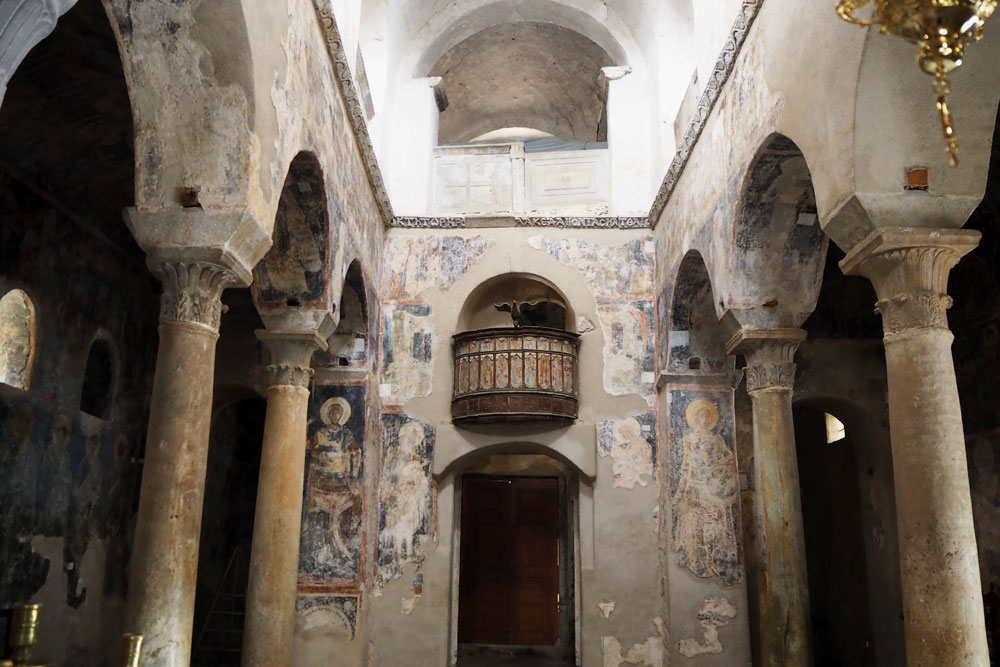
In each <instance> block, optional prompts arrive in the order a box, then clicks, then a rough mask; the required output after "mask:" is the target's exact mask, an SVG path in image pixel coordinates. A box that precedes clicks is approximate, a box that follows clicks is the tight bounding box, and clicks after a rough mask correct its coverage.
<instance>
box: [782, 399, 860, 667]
mask: <svg viewBox="0 0 1000 667" xmlns="http://www.w3.org/2000/svg"><path fill="white" fill-rule="evenodd" d="M825 410H830V411H831V412H825V411H824V408H820V407H815V406H813V405H802V404H801V403H800V404H798V405H796V406H795V408H794V411H793V412H794V419H795V444H796V454H797V456H798V463H799V482H800V484H799V487H800V489H801V495H802V523H803V527H804V530H805V543H806V563H807V570H808V575H809V611H810V620H811V622H812V629H811V637H810V639H811V644H812V653H813V660H814V665H815V667H841V666H843V667H847V666H849V665H850V666H851V667H867V666H873V665H875V664H877V663H876V655H875V646H874V644H875V636H874V632H873V630H872V624H871V613H870V610H869V604H868V587H867V584H868V578H867V577H866V576H865V573H866V571H867V569H868V567H867V558H866V554H865V539H864V538H865V535H864V528H865V521H864V517H863V511H862V503H863V496H862V493H861V485H860V481H859V475H863V474H871V473H866V471H862V470H859V469H858V456H857V454H856V448H857V443H856V442H855V437H854V435H855V434H854V429H847V428H844V423H843V422H842V421H841V420H840V418H838V417H837V415H835V414H833V412H834V408H832V407H826V408H825ZM838 414H840V417H843V418H844V419H846V417H844V415H843V414H841V413H839V412H838Z"/></svg>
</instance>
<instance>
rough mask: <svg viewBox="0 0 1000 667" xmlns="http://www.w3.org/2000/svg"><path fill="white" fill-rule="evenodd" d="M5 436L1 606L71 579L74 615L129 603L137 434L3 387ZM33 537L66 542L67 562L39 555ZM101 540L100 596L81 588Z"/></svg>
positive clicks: (0, 429) (0, 480)
mask: <svg viewBox="0 0 1000 667" xmlns="http://www.w3.org/2000/svg"><path fill="white" fill-rule="evenodd" d="M0 437H2V442H3V443H4V447H3V448H2V449H0V506H2V507H3V508H4V510H3V512H2V513H0V550H2V552H0V553H2V558H0V600H4V601H6V602H4V604H8V605H9V604H13V603H16V602H27V601H28V600H29V599H30V598H31V596H32V595H33V594H34V593H35V592H37V591H38V590H39V589H40V588H41V587H42V585H43V584H44V583H45V581H46V579H47V578H48V577H50V576H62V577H65V580H66V583H65V586H66V604H67V605H69V606H70V607H72V608H79V607H80V606H81V605H82V604H83V603H84V602H85V601H86V600H88V599H89V598H90V597H92V596H100V595H102V594H103V595H105V596H112V597H124V595H125V570H126V561H127V553H128V549H127V547H126V545H125V544H124V540H125V538H126V532H127V531H126V527H127V524H128V521H129V517H130V516H131V513H132V510H133V507H132V505H133V501H134V496H135V494H136V493H137V491H138V475H137V473H136V471H135V469H134V468H133V467H132V466H131V465H130V456H131V455H132V448H133V447H134V442H135V435H134V434H130V433H129V432H128V431H126V430H124V429H122V427H121V426H118V425H114V424H110V423H107V422H99V421H98V420H96V419H93V418H90V417H88V416H81V415H80V413H75V414H74V413H66V412H63V411H61V410H60V409H59V408H58V407H56V406H53V405H51V404H50V403H47V402H36V401H34V400H33V399H31V398H29V397H27V396H26V395H24V394H23V392H19V391H17V390H14V389H10V388H3V390H2V391H0ZM29 529H30V531H31V532H30V533H28V534H26V533H25V531H26V530H29ZM31 535H45V536H48V537H62V538H63V559H62V562H59V563H52V562H50V561H49V560H47V559H45V558H43V557H42V556H40V555H39V554H37V553H35V552H34V551H33V550H32V548H31V543H30V539H28V538H30V536H31ZM95 540H102V541H104V551H105V558H106V561H105V564H104V565H105V573H104V580H103V582H102V583H101V585H100V586H99V587H98V588H97V590H94V589H93V586H84V585H81V584H80V581H79V571H80V568H79V565H80V563H81V562H82V561H83V559H84V556H85V554H86V553H87V551H88V549H89V548H90V546H91V542H93V541H95Z"/></svg>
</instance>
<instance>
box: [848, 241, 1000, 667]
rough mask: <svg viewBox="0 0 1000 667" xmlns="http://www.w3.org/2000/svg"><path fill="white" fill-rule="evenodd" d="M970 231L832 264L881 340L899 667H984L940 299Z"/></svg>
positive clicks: (965, 481) (957, 414)
mask: <svg viewBox="0 0 1000 667" xmlns="http://www.w3.org/2000/svg"><path fill="white" fill-rule="evenodd" d="M978 239H979V234H978V232H973V231H969V230H926V229H886V230H879V231H875V232H873V233H872V234H871V235H870V236H869V237H868V238H867V239H865V240H864V241H863V242H862V243H861V244H859V246H858V247H857V248H855V249H854V250H852V251H851V252H850V253H849V254H848V256H847V257H846V258H845V259H844V260H843V261H842V262H841V264H840V266H841V268H842V269H843V271H844V273H847V274H860V275H864V276H866V277H867V278H869V279H870V280H871V281H872V283H873V284H874V286H875V291H876V293H877V294H878V298H879V301H878V306H877V307H878V310H879V312H880V314H881V315H882V325H883V328H884V330H885V356H886V371H887V376H888V383H889V427H890V431H891V433H890V439H891V442H892V464H893V476H894V478H895V485H896V516H897V522H898V527H899V548H900V574H901V578H902V584H903V615H904V627H905V633H906V656H907V662H908V663H909V664H910V665H912V666H915V667H940V666H941V665H974V666H977V667H986V666H987V665H989V655H988V651H987V644H986V625H985V618H984V614H983V598H982V585H981V582H980V578H979V556H978V551H977V547H976V534H975V530H974V527H973V520H972V499H971V494H970V489H969V471H968V464H967V461H966V454H965V436H964V433H963V428H962V411H961V405H960V404H959V399H958V385H957V382H956V379H955V366H954V361H953V360H952V355H951V342H952V334H951V332H950V331H949V330H948V318H947V314H946V310H947V308H948V307H949V306H950V305H951V298H950V297H948V295H947V294H946V291H947V286H948V274H949V272H950V271H951V268H952V267H953V266H954V265H955V264H956V263H957V262H958V260H959V259H960V258H961V257H962V256H963V255H964V254H965V253H967V252H969V251H970V250H972V249H973V248H974V247H975V246H976V244H977V243H978Z"/></svg>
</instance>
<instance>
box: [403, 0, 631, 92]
mask: <svg viewBox="0 0 1000 667" xmlns="http://www.w3.org/2000/svg"><path fill="white" fill-rule="evenodd" d="M605 9H606V8H605ZM447 20H448V18H447V17H442V18H435V19H434V20H432V21H431V22H430V23H429V24H428V25H427V28H426V30H425V31H424V32H423V33H422V34H424V35H434V38H433V39H432V40H431V41H429V42H428V43H427V44H426V45H425V46H424V47H423V48H422V49H419V50H418V51H417V55H416V60H415V62H414V64H413V67H412V70H411V71H412V76H415V77H422V76H427V73H428V72H430V70H431V67H433V65H434V63H436V62H437V61H438V60H439V59H440V58H441V56H443V55H444V54H445V53H447V52H448V51H450V50H451V49H452V48H453V47H454V46H455V45H457V44H458V43H460V42H462V41H464V40H465V39H467V38H469V37H471V36H472V35H474V34H476V33H478V32H481V31H482V30H484V29H486V28H487V27H489V26H493V25H500V24H505V23H513V22H520V21H537V22H545V23H553V24H556V25H559V26H562V27H564V28H569V29H570V30H573V31H575V32H577V33H579V34H581V35H583V36H584V37H586V38H587V39H589V40H591V41H592V42H594V43H596V44H597V45H599V46H600V47H601V48H602V49H604V51H606V52H607V53H608V54H609V55H610V56H611V58H612V59H613V60H614V61H615V62H614V64H615V65H620V66H624V65H628V64H629V53H630V52H632V51H635V50H636V47H635V45H634V44H632V43H631V39H629V38H628V37H627V30H625V28H624V26H620V25H617V24H615V23H613V22H611V21H608V22H606V23H604V22H601V21H599V20H598V19H596V18H595V17H594V16H592V15H591V14H589V13H587V12H585V11H582V10H580V9H577V8H575V7H570V6H568V5H566V4H564V3H562V2H557V1H554V0H528V1H527V2H514V1H513V0H499V1H497V2H490V3H484V4H479V6H475V5H472V4H471V3H470V5H469V7H468V9H466V11H465V12H463V13H462V14H460V15H458V16H455V17H453V18H452V19H451V20H450V23H448V24H446V25H442V24H441V23H442V22H443V21H447ZM609 26H611V27H609ZM417 37H418V38H419V35H418V36H417ZM418 46H419V45H418Z"/></svg>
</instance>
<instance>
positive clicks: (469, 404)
mask: <svg viewBox="0 0 1000 667" xmlns="http://www.w3.org/2000/svg"><path fill="white" fill-rule="evenodd" d="M453 338H454V343H453V347H454V353H455V387H454V391H453V393H452V400H451V415H452V418H453V419H454V421H456V422H461V423H495V422H511V421H572V420H574V419H576V415H577V404H578V399H577V396H578V384H579V378H580V372H579V365H578V354H579V349H580V341H579V335H578V334H576V333H573V332H571V331H563V330H561V329H548V328H543V327H522V328H497V329H481V330H479V331H467V332H465V333H459V334H455V336H454V337H453Z"/></svg>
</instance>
